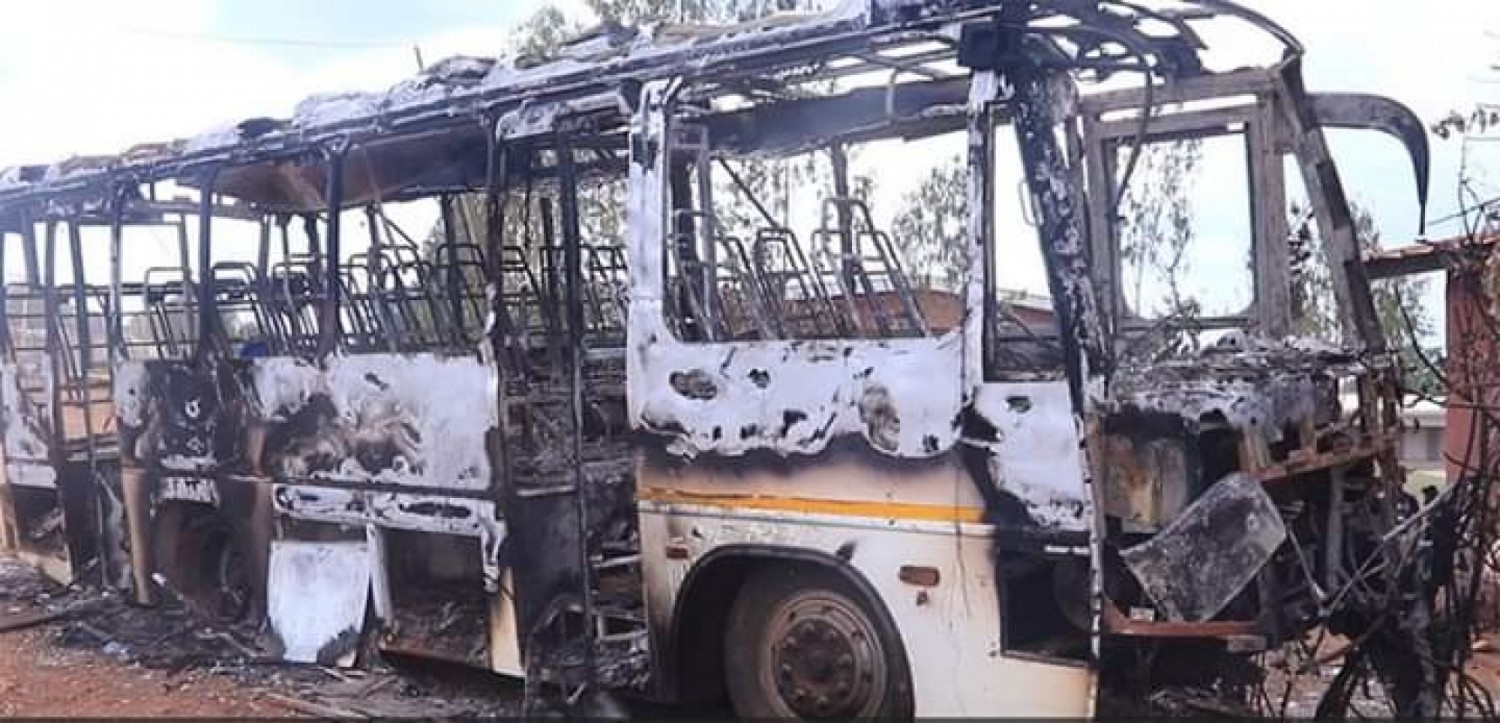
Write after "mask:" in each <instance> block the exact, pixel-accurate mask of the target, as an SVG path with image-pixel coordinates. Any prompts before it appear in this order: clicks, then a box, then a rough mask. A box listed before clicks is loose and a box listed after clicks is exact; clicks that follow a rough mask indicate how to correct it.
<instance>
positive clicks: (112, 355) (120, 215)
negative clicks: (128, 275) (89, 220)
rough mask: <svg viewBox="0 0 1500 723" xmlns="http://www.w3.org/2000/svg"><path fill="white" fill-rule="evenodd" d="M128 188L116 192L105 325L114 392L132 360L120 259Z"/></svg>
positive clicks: (110, 213) (111, 224)
mask: <svg viewBox="0 0 1500 723" xmlns="http://www.w3.org/2000/svg"><path fill="white" fill-rule="evenodd" d="M126 188H128V187H127V186H125V185H121V186H119V187H118V188H116V189H115V192H114V194H113V195H112V197H111V201H112V202H111V204H110V209H109V314H108V315H106V316H105V317H104V323H105V325H106V330H107V331H106V334H107V336H108V350H107V353H108V354H109V374H110V381H111V388H113V381H114V373H115V364H117V363H118V362H119V361H120V359H121V358H123V357H126V356H129V350H128V349H126V347H125V327H124V323H125V322H124V309H122V308H121V307H120V304H121V301H120V298H121V292H120V285H121V284H122V283H123V279H122V276H123V271H122V270H121V266H120V255H121V253H122V252H123V247H124V245H125V221H124V216H125V206H126V204H127V203H128V201H126V198H125V193H126Z"/></svg>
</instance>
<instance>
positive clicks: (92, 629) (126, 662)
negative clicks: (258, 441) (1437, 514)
mask: <svg viewBox="0 0 1500 723" xmlns="http://www.w3.org/2000/svg"><path fill="white" fill-rule="evenodd" d="M40 614H54V615H56V617H55V619H50V620H46V621H40V622H36V621H34V619H33V620H31V621H32V622H35V624H30V625H25V626H24V627H17V624H18V622H20V623H24V622H28V619H31V618H33V617H34V616H38V615H40ZM12 628H13V629H12ZM255 641H256V636H255V633H254V631H246V630H236V629H219V628H214V627H212V626H211V625H208V624H205V623H204V622H203V621H202V620H199V619H195V618H193V617H192V616H191V615H190V614H188V613H187V612H186V611H185V610H181V609H171V608H167V609H154V610H145V609H141V608H136V607H133V606H130V605H127V604H125V603H124V601H122V600H120V599H118V598H117V597H112V596H110V595H107V594H105V595H100V594H98V593H93V592H89V591H86V590H80V589H75V588H61V587H58V586H56V585H52V584H51V583H49V582H47V581H45V580H43V579H42V578H41V577H40V576H39V575H37V574H36V573H35V572H34V571H32V570H31V569H30V568H27V567H25V566H24V565H21V564H20V563H18V562H16V561H14V560H10V559H8V558H5V557H0V717H26V718H42V717H108V718H117V717H184V718H194V719H206V718H226V717H254V718H267V717H311V718H360V717H393V718H394V717H454V718H458V717H477V716H497V715H498V716H515V715H519V714H520V713H521V706H520V698H521V687H520V685H519V684H518V683H516V682H515V681H511V680H508V679H504V678H500V677H498V676H494V675H491V674H489V673H485V672H483V671H476V670H474V669H471V668H463V667H458V666H452V665H441V664H435V663H431V662H421V661H414V660H403V659H399V658H393V657H390V656H382V657H379V658H377V659H375V660H374V661H373V662H374V664H373V665H372V666H370V669H367V670H360V669H333V668H326V667H321V666H307V665H289V664H285V663H281V662H279V661H277V660H275V659H273V658H270V657H266V656H263V655H260V653H259V651H258V649H257V646H256V642H255ZM1336 670H1337V668H1336V667H1334V666H1327V667H1326V669H1323V670H1320V671H1319V672H1318V673H1317V674H1314V675H1313V676H1311V679H1307V680H1304V681H1303V682H1304V683H1306V684H1307V686H1306V688H1305V689H1304V686H1303V685H1298V686H1297V692H1295V693H1294V694H1293V696H1292V699H1291V700H1290V701H1289V702H1290V705H1289V706H1288V708H1287V713H1288V715H1289V716H1290V717H1306V716H1310V715H1311V713H1312V710H1313V709H1314V708H1315V706H1316V704H1317V696H1318V694H1319V691H1318V690H1316V689H1317V688H1319V687H1320V686H1319V685H1318V682H1319V681H1318V680H1317V678H1320V677H1321V678H1331V676H1332V674H1333V673H1334V672H1336ZM1470 673H1471V674H1472V675H1473V677H1474V679H1475V680H1476V681H1478V682H1479V683H1480V684H1482V685H1483V686H1484V687H1485V688H1486V689H1487V690H1489V691H1491V694H1492V695H1493V694H1496V693H1500V634H1491V635H1488V636H1485V637H1484V638H1483V639H1482V640H1481V641H1480V643H1479V644H1478V645H1476V652H1475V655H1474V658H1473V662H1472V664H1471V666H1470ZM1324 682H1325V683H1326V681H1324ZM1369 703H1370V704H1371V705H1370V706H1368V707H1369V710H1370V711H1373V712H1374V713H1375V714H1376V715H1379V711H1380V710H1382V709H1383V706H1380V705H1379V704H1378V703H1376V702H1375V701H1369ZM638 707H639V706H637V705H632V706H629V711H628V712H631V713H635V714H644V715H646V716H647V717H652V718H662V717H677V716H678V715H679V714H681V713H682V711H676V710H670V709H668V708H665V707H657V706H647V707H646V708H644V709H637V708H638ZM1360 707H1364V706H1360ZM622 712H624V711H622ZM699 713H700V714H701V713H706V714H707V715H710V716H717V715H722V714H724V713H727V711H717V712H713V713H710V712H707V711H699Z"/></svg>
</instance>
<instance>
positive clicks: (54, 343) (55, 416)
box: [42, 220, 66, 469]
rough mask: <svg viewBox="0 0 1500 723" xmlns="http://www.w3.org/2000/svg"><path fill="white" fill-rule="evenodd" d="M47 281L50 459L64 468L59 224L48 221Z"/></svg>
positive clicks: (44, 295)
mask: <svg viewBox="0 0 1500 723" xmlns="http://www.w3.org/2000/svg"><path fill="white" fill-rule="evenodd" d="M42 254H43V258H42V263H43V264H44V268H43V271H42V273H43V275H44V277H43V280H42V305H43V307H45V308H46V310H47V319H46V322H45V323H46V325H47V333H46V335H45V336H46V342H45V346H46V348H47V360H48V362H50V366H51V369H52V374H51V378H50V379H49V380H48V384H47V387H48V388H47V395H48V397H49V402H50V404H51V412H52V435H51V437H52V438H51V440H50V443H51V444H50V446H49V449H48V452H49V454H48V456H49V457H50V458H51V459H52V468H53V469H62V466H63V462H65V461H66V460H65V459H64V457H63V440H64V439H66V434H65V433H64V430H63V413H62V389H61V388H60V387H59V386H58V385H57V380H58V379H59V378H61V377H62V374H63V370H62V338H61V334H62V324H61V323H60V322H59V321H58V314H59V313H60V312H61V308H60V307H61V305H60V304H59V303H58V301H57V263H56V262H57V222H56V221H51V220H49V221H47V222H46V232H45V241H44V248H43V249H42Z"/></svg>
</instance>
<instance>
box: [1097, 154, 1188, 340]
mask: <svg viewBox="0 0 1500 723" xmlns="http://www.w3.org/2000/svg"><path fill="white" fill-rule="evenodd" d="M1128 155H1129V149H1128V148H1122V149H1121V152H1120V156H1121V158H1122V159H1123V158H1125V157H1126V156H1128ZM1202 158H1203V143H1202V141H1199V140H1196V139H1187V140H1179V141H1172V142H1169V143H1152V144H1149V145H1147V146H1145V147H1143V148H1142V149H1141V152H1140V156H1139V159H1138V160H1137V162H1136V167H1135V169H1134V171H1133V173H1132V176H1131V178H1130V179H1129V183H1128V185H1127V186H1126V187H1125V188H1124V189H1122V191H1121V194H1120V203H1119V207H1118V209H1117V210H1118V215H1119V218H1120V219H1121V222H1120V265H1121V270H1122V272H1123V276H1124V278H1123V279H1122V284H1124V285H1125V286H1126V287H1128V288H1127V289H1126V293H1127V296H1126V299H1127V301H1128V302H1129V304H1130V307H1131V308H1132V309H1133V310H1134V311H1135V312H1136V313H1137V314H1140V315H1142V316H1164V317H1167V316H1170V317H1186V318H1192V317H1194V316H1197V314H1198V311H1199V303H1198V300H1196V299H1192V298H1189V297H1187V296H1186V295H1184V294H1183V291H1182V281H1183V279H1184V278H1185V277H1186V276H1187V275H1188V274H1189V273H1190V272H1191V270H1190V269H1189V268H1188V264H1187V249H1188V246H1190V245H1191V244H1192V242H1193V240H1194V238H1196V230H1195V228H1194V225H1193V220H1194V216H1193V213H1194V212H1193V206H1192V202H1191V199H1190V197H1189V194H1188V184H1190V183H1192V182H1193V181H1194V180H1195V178H1196V173H1195V171H1196V170H1197V168H1198V164H1199V162H1200V161H1201V160H1202ZM1121 165H1122V166H1123V165H1124V164H1123V163H1122V164H1121ZM1122 172H1123V171H1122ZM1158 283H1159V284H1160V285H1161V286H1163V287H1165V291H1166V297H1167V298H1166V299H1165V302H1166V308H1149V307H1152V306H1155V305H1154V304H1151V303H1149V300H1148V299H1147V297H1146V287H1147V286H1148V285H1150V286H1152V287H1153V289H1154V288H1155V286H1156V285H1157V284H1158Z"/></svg>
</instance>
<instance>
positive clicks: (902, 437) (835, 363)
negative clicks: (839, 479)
mask: <svg viewBox="0 0 1500 723" xmlns="http://www.w3.org/2000/svg"><path fill="white" fill-rule="evenodd" d="M630 323H631V325H632V326H633V327H635V329H634V331H633V336H632V339H653V338H654V339H655V340H656V341H655V343H644V344H642V343H637V342H633V343H632V348H631V352H630V353H631V354H632V355H635V356H636V357H637V361H638V363H637V365H636V367H635V370H634V371H639V372H640V373H639V374H633V375H632V376H631V377H630V379H629V394H630V414H631V421H632V423H633V424H635V425H636V427H637V428H639V429H644V430H647V431H653V432H657V433H661V434H667V435H670V438H671V439H670V441H669V444H668V450H669V451H671V452H672V453H674V454H678V455H682V456H686V457H692V456H696V455H698V454H703V453H710V452H711V453H715V454H721V455H730V456H735V455H742V454H744V453H746V452H749V451H751V450H757V449H765V450H772V451H774V452H777V453H780V454H783V455H789V454H807V455H811V454H817V453H819V452H821V451H823V450H824V449H825V448H826V447H827V446H828V444H829V443H830V442H831V441H832V440H834V439H836V438H839V437H843V436H858V437H862V438H864V439H865V440H866V441H867V442H869V444H870V446H871V447H872V448H873V449H875V450H878V451H880V452H883V453H886V454H890V455H893V456H899V457H912V458H923V457H933V456H937V455H939V454H942V453H944V452H946V451H947V450H949V449H951V448H952V447H953V443H954V441H955V440H956V439H957V436H958V428H957V420H958V414H959V410H960V409H961V407H962V402H963V394H962V383H961V379H960V377H961V373H962V346H963V345H962V339H961V337H960V335H959V334H958V332H956V331H955V332H953V333H949V334H947V335H945V336H943V337H941V338H936V339H933V338H923V339H893V340H883V341H858V340H849V341H807V342H798V341H767V342H754V343H725V344H686V343H682V342H678V341H676V340H675V339H672V338H671V337H670V333H671V332H670V331H669V330H668V329H667V328H666V324H665V323H664V322H663V321H662V320H661V319H660V318H659V317H658V318H652V317H651V316H650V315H648V314H646V313H643V312H642V310H640V309H638V308H637V309H634V310H632V312H631V315H630ZM688 379H690V380H691V381H695V382H698V383H700V384H701V386H702V387H703V388H702V389H699V390H696V391H695V392H693V393H684V392H683V391H682V387H683V386H684V384H687V383H688V382H687V381H684V380H688ZM710 390H711V392H712V393H711V394H709V393H708V392H709V391H710Z"/></svg>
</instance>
